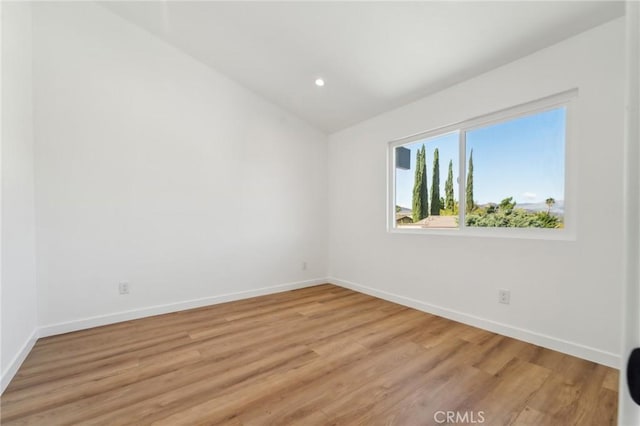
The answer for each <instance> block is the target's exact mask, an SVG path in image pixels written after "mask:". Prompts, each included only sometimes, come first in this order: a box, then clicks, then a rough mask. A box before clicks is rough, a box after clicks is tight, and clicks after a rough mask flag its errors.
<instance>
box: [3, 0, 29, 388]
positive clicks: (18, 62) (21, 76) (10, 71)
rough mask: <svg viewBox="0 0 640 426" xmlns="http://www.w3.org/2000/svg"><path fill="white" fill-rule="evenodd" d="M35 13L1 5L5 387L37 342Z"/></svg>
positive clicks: (24, 7) (20, 6)
mask: <svg viewBox="0 0 640 426" xmlns="http://www.w3.org/2000/svg"><path fill="white" fill-rule="evenodd" d="M32 120H33V107H32V87H31V7H30V5H29V4H28V3H13V2H3V3H2V153H1V157H2V220H1V231H2V287H1V293H2V296H1V300H2V303H1V311H2V314H1V317H2V327H1V328H2V331H1V332H2V338H1V339H0V346H2V349H1V354H0V357H1V362H0V364H1V367H2V383H1V386H0V388H1V389H2V390H4V388H5V386H6V385H7V384H8V383H7V381H8V379H9V378H10V377H11V376H13V374H14V373H15V371H16V369H17V367H19V365H20V363H21V362H22V360H23V359H24V357H25V356H26V354H27V353H28V351H29V349H31V346H32V345H33V343H34V339H35V338H36V337H37V336H36V335H35V334H34V333H35V332H36V325H37V298H36V275H35V219H34V187H33V185H34V184H33V182H34V177H33V176H34V173H33V121H32Z"/></svg>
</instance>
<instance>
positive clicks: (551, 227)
mask: <svg viewBox="0 0 640 426" xmlns="http://www.w3.org/2000/svg"><path fill="white" fill-rule="evenodd" d="M575 95H576V91H571V92H566V93H562V94H560V95H556V96H552V97H549V98H545V99H542V100H540V101H536V102H532V103H529V104H526V105H521V106H518V107H514V108H510V109H508V110H504V111H500V112H497V113H494V114H490V115H487V116H484V117H479V118H475V119H472V120H467V121H465V122H462V123H459V124H457V125H453V126H447V127H446V128H442V129H438V130H435V131H431V132H427V133H423V134H420V135H417V136H414V137H411V138H405V139H403V140H400V141H395V142H391V143H390V159H391V160H392V161H391V162H390V165H391V166H392V167H391V170H390V179H389V181H390V188H389V189H390V191H389V194H390V198H389V201H390V203H389V204H390V206H389V207H390V215H389V216H390V220H389V228H390V230H392V231H408V232H425V231H429V230H436V232H442V231H443V230H450V232H455V233H458V234H460V233H462V234H470V233H479V232H480V233H481V232H484V233H487V232H488V233H491V234H495V233H502V235H506V233H510V234H513V235H518V236H521V235H525V236H526V235H533V236H540V235H547V236H549V235H551V234H555V235H556V236H557V235H562V234H563V233H564V234H566V232H565V231H566V228H567V225H568V224H567V216H566V215H565V205H566V203H565V201H566V200H565V198H566V197H565V179H566V176H567V175H568V174H567V171H566V161H565V151H566V139H567V137H566V135H567V117H568V114H569V108H570V101H571V99H572V98H574V97H575ZM506 228H508V230H507V229H506ZM445 232H446V231H445Z"/></svg>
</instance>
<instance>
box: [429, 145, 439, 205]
mask: <svg viewBox="0 0 640 426" xmlns="http://www.w3.org/2000/svg"><path fill="white" fill-rule="evenodd" d="M441 208H442V206H441V205H440V153H439V152H438V148H436V150H435V151H433V174H432V178H431V216H440V209H441Z"/></svg>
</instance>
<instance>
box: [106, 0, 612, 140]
mask: <svg viewBox="0 0 640 426" xmlns="http://www.w3.org/2000/svg"><path fill="white" fill-rule="evenodd" d="M102 4H103V5H104V6H105V7H107V8H108V9H110V10H111V11H113V12H115V13H116V14H118V15H120V16H121V17H123V18H125V19H126V20H128V21H130V22H132V23H134V24H136V25H138V26H140V27H142V28H144V29H146V30H148V31H149V32H151V33H153V34H155V35H156V36H158V37H160V38H161V39H163V40H165V41H167V42H168V43H170V44H172V45H174V46H175V47H177V48H179V49H181V50H183V51H184V52H186V53H188V54H190V55H191V56H193V57H194V58H196V59H198V60H200V61H202V62H203V63H205V64H207V65H209V66H211V67H212V68H214V69H216V70H217V71H219V72H222V73H223V74H226V75H227V76H228V77H230V78H232V79H234V80H235V81H237V82H239V83H240V84H242V85H244V86H245V87H248V88H249V89H251V90H253V91H254V92H256V93H258V94H260V95H262V96H263V97H265V98H267V99H268V100H270V101H271V102H273V103H275V104H277V105H279V106H281V107H282V108H284V109H287V110H289V111H291V112H293V113H294V114H296V115H298V116H299V117H301V118H302V119H304V120H306V121H307V122H309V123H311V124H313V125H315V126H316V127H318V128H319V129H321V130H323V131H325V132H328V133H331V132H334V131H337V130H340V129H343V128H345V127H348V126H350V125H352V124H355V123H357V122H359V121H362V120H365V119H367V118H370V117H372V116H375V115H377V114H380V113H382V112H385V111H388V110H390V109H393V108H395V107H398V106H401V105H403V104H406V103H408V102H411V101H413V100H416V99H418V98H420V97H423V96H425V95H428V94H430V93H433V92H436V91H438V90H441V89H443V88H445V87H448V86H450V85H452V84H455V83H457V82H460V81H463V80H465V79H468V78H470V77H473V76H475V75H478V74H480V73H482V72H485V71H488V70H490V69H493V68H495V67H498V66H500V65H503V64H505V63H508V62H510V61H513V60H515V59H517V58H520V57H523V56H526V55H528V54H530V53H532V52H534V51H536V50H539V49H541V48H543V47H546V46H549V45H551V44H554V43H556V42H558V41H560V40H563V39H565V38H567V37H570V36H572V35H574V34H577V33H579V32H581V31H584V30H586V29H589V28H591V27H594V26H596V25H598V24H601V23H603V22H606V21H608V20H611V19H613V18H615V17H618V16H622V15H623V14H624V5H623V3H621V2H610V1H603V2H593V1H568V2H558V1H533V2H516V1H510V2H477V1H476V2H264V1H263V2H168V1H154V2H138V1H129V2H108V3H102ZM319 76H321V77H323V78H324V79H325V80H326V85H325V86H324V87H323V88H319V87H316V86H315V85H314V80H315V79H316V78H317V77H319Z"/></svg>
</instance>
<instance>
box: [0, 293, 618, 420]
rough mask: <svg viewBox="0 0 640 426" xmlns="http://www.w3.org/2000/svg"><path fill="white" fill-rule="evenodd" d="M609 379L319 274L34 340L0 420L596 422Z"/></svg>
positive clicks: (604, 408)
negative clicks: (311, 283)
mask: <svg viewBox="0 0 640 426" xmlns="http://www.w3.org/2000/svg"><path fill="white" fill-rule="evenodd" d="M617 386H618V372H617V371H616V370H613V369H610V368H607V367H604V366H601V365H598V364H594V363H592V362H589V361H585V360H581V359H577V358H574V357H571V356H569V355H566V354H561V353H558V352H554V351H551V350H548V349H544V348H540V347H537V346H534V345H530V344H528V343H524V342H521V341H518V340H514V339H511V338H508V337H504V336H500V335H497V334H494V333H491V332H488V331H485V330H481V329H478V328H475V327H470V326H467V325H464V324H461V323H457V322H454V321H450V320H447V319H445V318H442V317H438V316H435V315H430V314H426V313H423V312H419V311H416V310H413V309H410V308H407V307H404V306H401V305H397V304H394V303H390V302H386V301H383V300H380V299H377V298H374V297H371V296H368V295H364V294H360V293H356V292H353V291H351V290H347V289H344V288H341V287H336V286H333V285H329V284H325V285H320V286H315V287H309V288H305V289H300V290H295V291H288V292H282V293H277V294H273V295H269V296H262V297H255V298H251V299H245V300H241V301H237V302H229V303H224V304H219V305H213V306H206V307H202V308H197V309H192V310H187V311H180V312H175V313H170V314H165V315H159V316H155V317H149V318H143V319H138V320H133V321H126V322H122V323H118V324H113V325H108V326H103V327H96V328H93V329H89V330H83V331H79V332H74V333H67V334H63V335H60V336H52V337H47V338H44V339H40V340H39V341H38V342H37V343H36V345H35V347H34V348H33V350H32V352H31V354H29V356H28V357H27V359H26V360H25V362H24V363H23V365H22V367H21V368H20V370H19V371H18V373H17V374H16V376H15V377H14V379H13V381H12V382H11V383H10V384H9V386H8V388H7V390H6V391H5V392H4V394H3V395H2V398H1V407H0V410H1V411H0V422H1V423H2V424H3V425H14V424H28V425H46V426H51V425H61V424H73V425H76V424H99V425H147V424H158V425H163V424H164V425H172V426H173V425H180V424H189V425H191V424H207V425H209V424H224V425H232V426H244V425H246V426H251V425H252V426H257V425H268V424H273V425H289V424H291V425H297V424H302V425H305V426H312V425H330V424H333V425H347V424H348V425H351V424H363V425H364V424H366V425H409V426H412V425H418V424H434V423H435V421H434V415H435V414H436V413H437V412H439V411H450V412H453V413H459V414H460V415H466V416H469V415H473V416H476V420H477V416H478V413H480V412H482V414H483V416H484V419H485V424H491V425H510V424H513V425H555V424H557V425H569V424H580V425H594V426H595V425H598V426H600V425H613V424H615V422H616V414H617V413H616V409H617ZM465 413H466V414H465ZM469 419H470V418H469V417H467V420H469ZM450 423H451V422H450Z"/></svg>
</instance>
